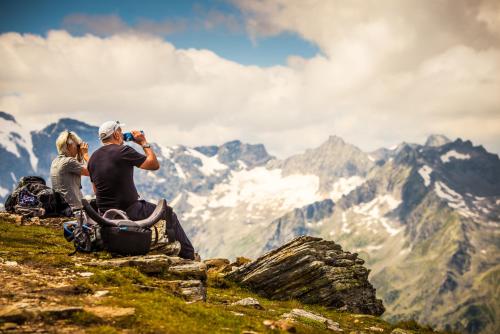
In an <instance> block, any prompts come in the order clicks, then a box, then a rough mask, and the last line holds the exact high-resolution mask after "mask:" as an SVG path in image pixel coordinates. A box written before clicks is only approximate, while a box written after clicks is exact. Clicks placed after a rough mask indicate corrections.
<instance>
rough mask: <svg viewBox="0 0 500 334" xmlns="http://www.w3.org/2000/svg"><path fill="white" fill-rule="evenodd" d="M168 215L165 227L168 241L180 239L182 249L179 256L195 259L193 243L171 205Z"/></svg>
mask: <svg viewBox="0 0 500 334" xmlns="http://www.w3.org/2000/svg"><path fill="white" fill-rule="evenodd" d="M166 215H167V216H166V222H167V223H166V224H165V229H166V233H167V237H168V241H179V242H180V244H181V251H180V253H179V256H180V257H182V258H184V259H190V260H194V248H193V245H192V244H191V241H189V238H188V237H187V235H186V232H184V229H183V228H182V226H181V223H179V219H178V218H177V215H176V214H175V212H174V210H173V209H172V208H171V207H170V206H169V207H167V212H166ZM169 217H170V219H169Z"/></svg>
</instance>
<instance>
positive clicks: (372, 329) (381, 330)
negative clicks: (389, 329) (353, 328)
mask: <svg viewBox="0 0 500 334" xmlns="http://www.w3.org/2000/svg"><path fill="white" fill-rule="evenodd" d="M367 329H368V330H371V331H372V332H383V331H384V329H383V328H380V327H376V326H371V327H368V328H367Z"/></svg>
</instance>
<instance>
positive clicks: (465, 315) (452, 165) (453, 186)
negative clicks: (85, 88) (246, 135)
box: [0, 113, 500, 333]
mask: <svg viewBox="0 0 500 334" xmlns="http://www.w3.org/2000/svg"><path fill="white" fill-rule="evenodd" d="M0 122H1V127H0V129H1V133H0V134H1V136H2V138H1V139H2V140H1V141H0V154H1V156H2V160H1V161H0V199H1V200H2V201H3V200H4V199H5V197H6V196H7V194H8V192H9V191H10V190H11V189H12V187H13V185H14V183H15V181H16V180H18V179H19V177H21V176H23V175H26V174H33V173H35V174H38V175H42V176H44V177H45V178H47V176H48V169H49V166H50V162H51V160H52V159H53V158H54V156H55V155H56V151H55V145H54V142H55V139H56V137H57V135H58V134H59V132H60V131H62V130H64V129H69V130H73V131H75V132H77V133H78V134H79V135H80V136H81V137H82V138H83V140H85V141H88V142H89V144H90V152H92V151H93V150H95V149H96V148H97V147H98V146H99V142H98V140H97V127H95V126H90V125H88V124H85V123H82V122H79V121H77V120H72V119H61V120H59V121H58V122H57V123H53V124H50V125H48V126H47V127H46V128H44V129H42V130H41V131H33V132H29V130H27V129H23V128H22V127H21V126H20V125H19V124H18V123H16V121H15V119H14V118H13V117H12V116H11V115H9V114H6V113H0ZM154 149H155V152H157V154H158V158H159V160H160V164H161V168H160V170H158V171H156V172H154V173H153V172H146V171H139V170H137V171H136V180H137V182H136V183H137V187H138V190H139V193H140V194H141V195H142V196H144V198H145V199H147V200H154V201H156V199H158V198H160V197H164V198H166V199H167V201H169V202H170V204H171V205H172V206H174V208H175V210H176V212H177V213H178V215H179V217H180V218H181V222H182V224H183V225H184V226H185V227H186V231H187V233H188V234H189V235H190V237H191V238H192V240H193V243H194V245H195V247H196V248H197V249H198V250H199V252H200V253H201V254H202V256H203V257H234V256H239V255H243V256H247V257H250V258H256V257H258V256H259V255H262V254H263V253H264V252H266V251H268V250H270V249H272V248H275V247H277V246H280V245H282V244H284V243H286V242H288V241H290V240H292V239H293V238H294V237H297V236H299V235H303V234H308V235H312V236H318V237H322V238H325V239H330V240H334V241H335V242H336V243H338V244H340V245H342V247H343V249H345V250H348V251H351V252H357V253H358V254H359V257H360V258H362V259H363V260H365V261H366V266H367V267H368V268H369V269H371V273H370V276H369V280H370V282H371V283H372V284H373V285H374V287H375V288H376V289H377V296H378V297H379V298H382V299H383V303H384V305H385V307H386V312H385V313H384V317H385V318H386V319H389V320H399V319H405V318H414V319H415V320H417V321H418V322H420V323H429V324H432V325H434V326H438V328H440V329H447V330H456V331H459V332H464V333H494V332H495V331H496V330H497V329H498V328H500V327H499V323H498V321H499V320H498V319H500V316H499V313H500V310H499V307H500V306H499V304H498V302H497V301H496V298H495V297H498V296H497V293H496V291H497V289H498V281H499V277H500V251H499V248H500V246H499V245H500V233H499V227H500V161H499V157H498V155H496V154H492V153H489V152H487V151H486V150H485V149H484V148H483V147H482V146H474V145H473V144H472V143H471V142H470V141H468V140H466V141H464V140H462V139H456V140H454V141H450V140H449V139H448V138H446V137H445V136H442V135H433V136H430V137H429V138H428V140H427V142H426V143H425V144H424V145H419V144H414V143H405V142H403V143H401V144H400V145H398V146H397V147H394V148H391V149H389V148H381V149H378V150H376V151H374V152H363V151H361V150H360V149H359V148H357V147H355V146H353V145H350V144H348V143H345V142H344V141H343V140H342V139H341V138H339V137H337V136H331V137H330V138H328V140H327V141H326V142H324V143H323V144H322V145H320V146H319V147H317V148H314V149H310V150H307V151H305V152H304V153H302V154H297V155H293V156H291V157H288V158H286V159H283V160H279V159H276V158H275V157H273V156H271V155H269V154H268V152H267V151H266V149H265V147H264V146H263V145H261V144H257V145H253V144H245V143H242V142H240V141H238V140H235V141H230V142H227V143H225V144H223V145H220V146H213V145H212V146H200V147H193V148H191V147H186V146H182V145H178V146H173V147H164V146H161V145H157V144H155V145H154ZM84 192H86V193H87V194H90V187H89V183H88V180H86V182H85V183H84Z"/></svg>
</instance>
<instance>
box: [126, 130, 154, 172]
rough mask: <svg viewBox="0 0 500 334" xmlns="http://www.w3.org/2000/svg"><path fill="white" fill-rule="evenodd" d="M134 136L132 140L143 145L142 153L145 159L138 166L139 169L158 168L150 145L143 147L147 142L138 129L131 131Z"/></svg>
mask: <svg viewBox="0 0 500 334" xmlns="http://www.w3.org/2000/svg"><path fill="white" fill-rule="evenodd" d="M131 132H132V135H133V136H134V140H135V142H136V143H137V144H139V145H141V146H143V150H144V154H145V155H146V160H144V162H143V163H142V164H141V165H140V166H139V168H141V169H146V170H158V169H159V168H160V163H159V162H158V159H157V158H156V154H155V152H154V151H153V149H152V148H151V147H144V145H146V144H147V143H148V142H147V141H146V137H145V136H144V134H143V133H142V132H140V131H131Z"/></svg>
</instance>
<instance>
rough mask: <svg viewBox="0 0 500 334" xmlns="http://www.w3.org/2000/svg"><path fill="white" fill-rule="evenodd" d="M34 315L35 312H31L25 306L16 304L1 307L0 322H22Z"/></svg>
mask: <svg viewBox="0 0 500 334" xmlns="http://www.w3.org/2000/svg"><path fill="white" fill-rule="evenodd" d="M34 316H35V314H34V313H33V312H30V311H29V310H27V309H26V308H25V307H20V306H19V305H16V304H14V305H7V306H3V307H1V308H0V322H13V323H16V324H22V323H24V322H26V321H27V320H28V319H30V318H33V317H34Z"/></svg>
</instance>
